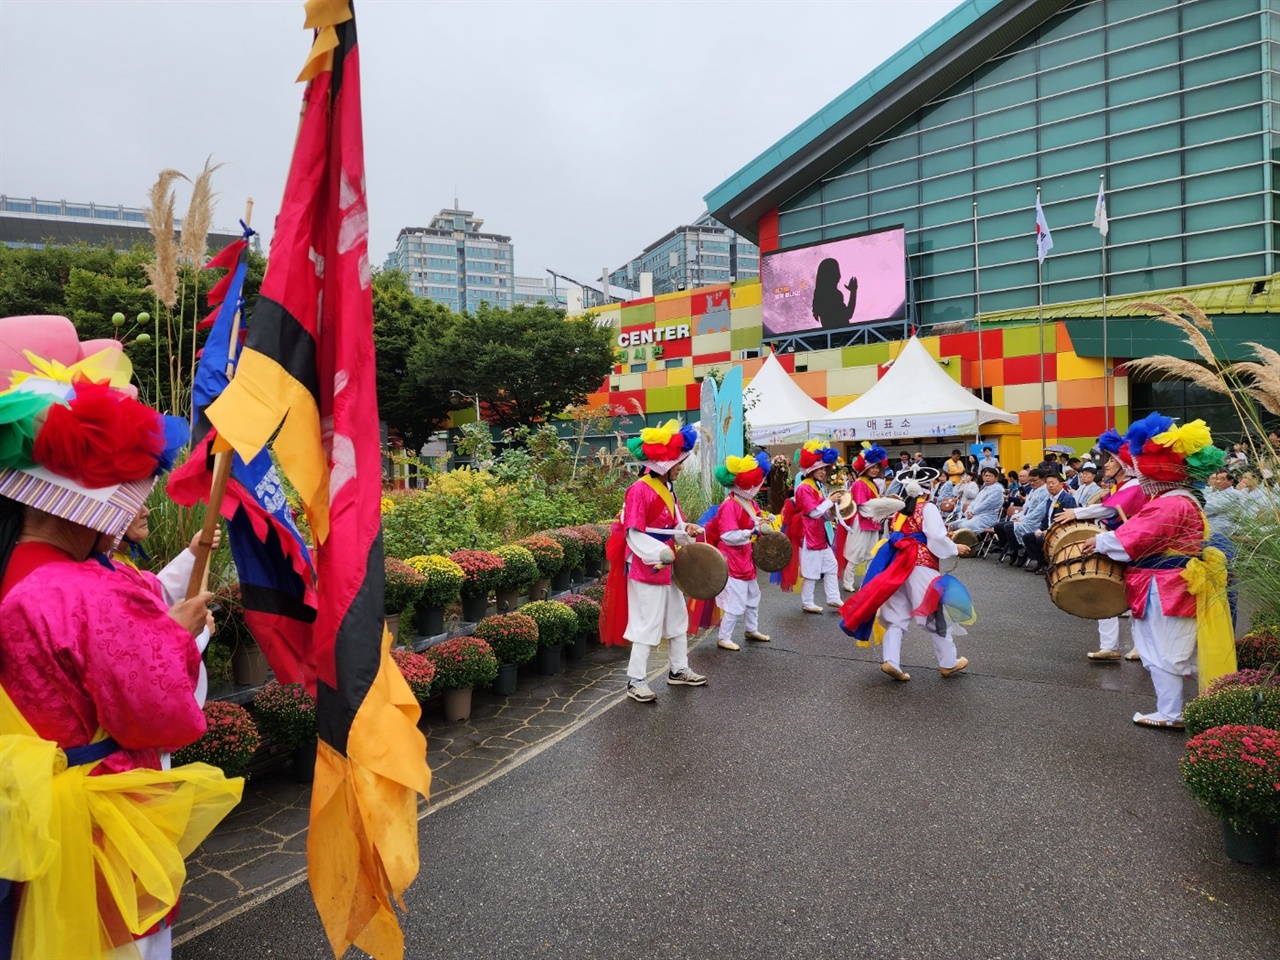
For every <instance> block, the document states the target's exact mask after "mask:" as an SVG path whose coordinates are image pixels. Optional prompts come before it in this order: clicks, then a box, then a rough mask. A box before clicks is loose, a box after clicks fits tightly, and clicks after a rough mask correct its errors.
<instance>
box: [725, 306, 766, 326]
mask: <svg viewBox="0 0 1280 960" xmlns="http://www.w3.org/2000/svg"><path fill="white" fill-rule="evenodd" d="M763 324H764V313H763V312H762V311H761V310H760V304H758V303H755V304H747V305H746V306H743V307H738V306H734V307H732V308H730V310H729V329H730V330H741V329H742V328H744V327H759V326H762V325H763Z"/></svg>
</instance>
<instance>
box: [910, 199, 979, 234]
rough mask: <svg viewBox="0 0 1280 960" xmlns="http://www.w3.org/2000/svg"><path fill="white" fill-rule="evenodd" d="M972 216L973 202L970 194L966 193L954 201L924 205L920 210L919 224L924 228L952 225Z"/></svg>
mask: <svg viewBox="0 0 1280 960" xmlns="http://www.w3.org/2000/svg"><path fill="white" fill-rule="evenodd" d="M972 214H973V201H972V200H971V199H970V194H968V193H966V194H964V195H963V196H961V197H957V198H956V199H955V200H940V201H936V202H932V203H925V204H924V206H923V207H922V208H921V210H920V216H921V223H922V224H923V225H924V226H926V227H932V226H937V225H938V224H941V223H954V222H957V221H960V220H968V219H969V218H970V217H971V216H972Z"/></svg>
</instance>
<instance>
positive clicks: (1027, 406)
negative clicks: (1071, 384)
mask: <svg viewBox="0 0 1280 960" xmlns="http://www.w3.org/2000/svg"><path fill="white" fill-rule="evenodd" d="M1044 394H1045V403H1046V404H1047V405H1048V406H1049V408H1050V409H1054V408H1056V407H1057V405H1058V385H1057V384H1056V383H1048V384H1045V391H1044ZM1001 407H1002V408H1003V409H1005V410H1008V411H1009V412H1010V413H1017V412H1019V411H1024V410H1039V409H1040V384H1038V383H1015V384H1010V385H1008V386H1006V387H1005V388H1004V403H1003V404H1001Z"/></svg>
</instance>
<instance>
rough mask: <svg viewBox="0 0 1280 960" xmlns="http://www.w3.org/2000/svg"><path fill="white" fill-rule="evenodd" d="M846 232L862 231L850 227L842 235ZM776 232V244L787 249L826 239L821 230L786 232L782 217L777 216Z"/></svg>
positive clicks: (845, 234) (846, 233) (842, 228)
mask: <svg viewBox="0 0 1280 960" xmlns="http://www.w3.org/2000/svg"><path fill="white" fill-rule="evenodd" d="M840 229H841V230H842V231H844V230H845V228H844V227H841V228H840ZM848 232H853V233H861V232H862V231H861V230H858V229H856V228H850V231H847V232H845V233H843V234H842V235H843V236H847V235H848ZM778 233H779V237H778V246H779V248H780V249H782V250H789V249H791V248H792V247H800V246H803V245H804V244H806V243H813V242H814V241H817V240H825V239H828V238H826V237H824V236H823V235H822V231H821V230H801V231H800V232H799V233H791V234H788V233H787V231H786V229H785V228H783V226H782V217H778Z"/></svg>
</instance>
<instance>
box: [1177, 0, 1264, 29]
mask: <svg viewBox="0 0 1280 960" xmlns="http://www.w3.org/2000/svg"><path fill="white" fill-rule="evenodd" d="M1263 2H1264V3H1265V2H1267V0H1263ZM1180 6H1181V8H1182V29H1183V30H1194V29H1195V28H1196V27H1205V26H1209V25H1210V24H1214V23H1217V22H1218V21H1219V20H1222V19H1225V18H1226V17H1229V16H1230V17H1234V16H1239V15H1240V14H1244V13H1249V12H1251V11H1256V10H1258V0H1230V2H1229V3H1216V2H1214V0H1206V2H1203V3H1183V4H1180Z"/></svg>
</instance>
